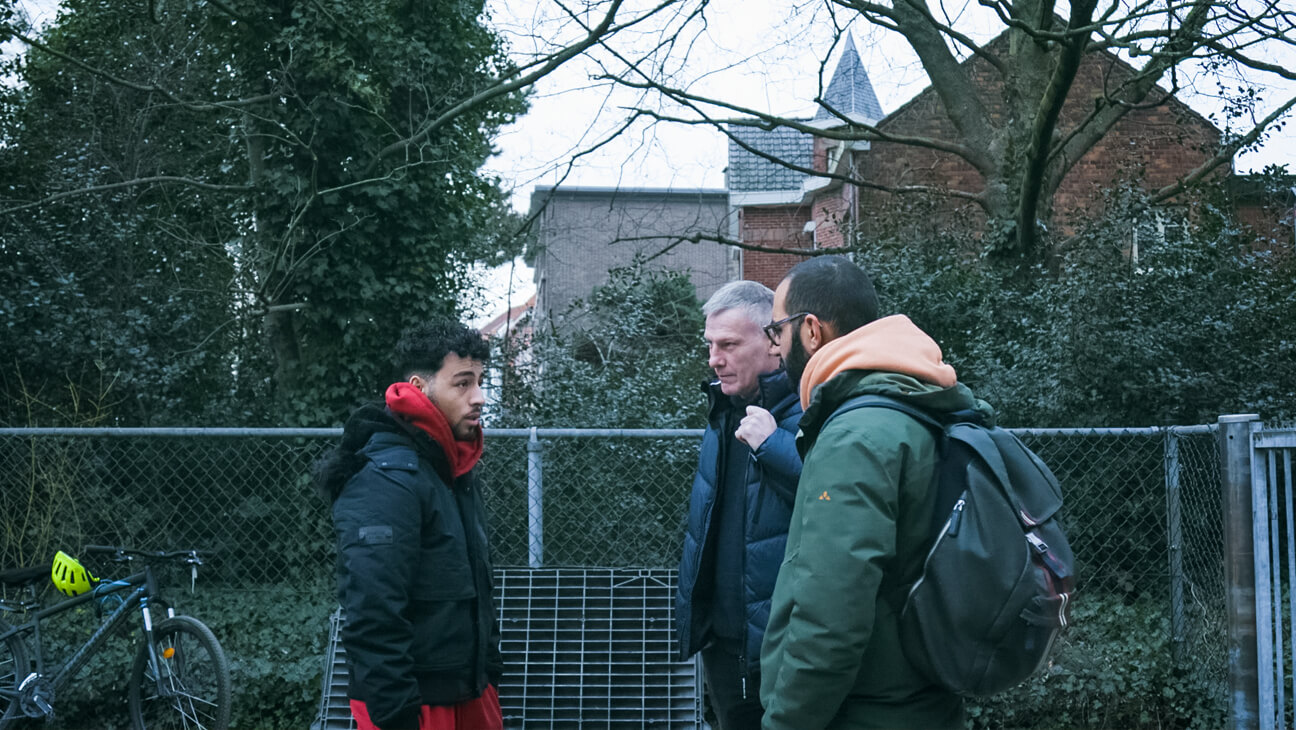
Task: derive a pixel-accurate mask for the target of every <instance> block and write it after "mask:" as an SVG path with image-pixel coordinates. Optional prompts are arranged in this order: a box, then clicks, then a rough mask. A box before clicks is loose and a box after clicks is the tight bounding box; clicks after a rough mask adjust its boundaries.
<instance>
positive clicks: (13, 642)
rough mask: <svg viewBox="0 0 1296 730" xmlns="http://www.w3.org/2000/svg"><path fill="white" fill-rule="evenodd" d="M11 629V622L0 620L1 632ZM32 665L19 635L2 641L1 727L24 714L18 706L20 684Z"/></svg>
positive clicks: (0, 659)
mask: <svg viewBox="0 0 1296 730" xmlns="http://www.w3.org/2000/svg"><path fill="white" fill-rule="evenodd" d="M8 630H9V624H7V623H5V622H4V621H0V634H3V633H4V632H6V631H8ZM30 670H31V667H30V666H29V665H28V664H27V648H26V647H25V646H24V645H23V641H22V638H21V637H19V636H18V635H16V634H15V635H14V636H10V637H9V638H8V639H5V640H4V641H2V642H0V727H2V726H4V725H6V724H7V723H6V721H7V720H10V719H13V718H15V717H18V716H20V715H22V710H20V709H19V707H18V685H20V684H22V681H23V680H24V679H26V678H27V673H28V672H29V671H30Z"/></svg>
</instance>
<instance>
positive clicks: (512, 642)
mask: <svg viewBox="0 0 1296 730" xmlns="http://www.w3.org/2000/svg"><path fill="white" fill-rule="evenodd" d="M674 594H675V571H674V570H665V569H643V570H635V569H615V568H554V569H527V568H505V569H500V570H497V571H496V573H495V600H496V605H497V606H498V607H499V610H500V649H501V651H502V652H503V654H504V662H505V667H506V672H505V674H504V677H503V679H502V680H501V682H500V687H499V694H500V706H501V709H502V710H503V713H504V725H505V727H509V728H528V727H530V728H549V727H576V726H584V727H599V728H603V727H606V728H619V727H623V728H652V729H654V730H673V729H674V728H697V727H699V726H700V725H701V722H702V693H701V680H700V673H699V666H698V663H697V659H696V658H694V659H692V660H689V661H685V662H677V661H675V657H674V656H673V642H672V631H673V628H672V626H673V620H674ZM339 611H340V610H339ZM340 625H341V619H340V613H339V612H335V613H334V615H333V618H332V619H331V620H330V633H329V647H330V649H329V657H328V666H327V667H326V669H325V676H324V692H323V697H322V701H321V705H320V714H319V718H318V719H317V721H316V723H315V725H314V727H315V728H317V729H318V730H352V728H354V724H353V723H352V721H351V716H350V710H349V708H348V706H347V699H346V662H345V654H344V653H343V650H342V647H341V646H340V645H339V644H338V640H337V635H338V629H339V627H340Z"/></svg>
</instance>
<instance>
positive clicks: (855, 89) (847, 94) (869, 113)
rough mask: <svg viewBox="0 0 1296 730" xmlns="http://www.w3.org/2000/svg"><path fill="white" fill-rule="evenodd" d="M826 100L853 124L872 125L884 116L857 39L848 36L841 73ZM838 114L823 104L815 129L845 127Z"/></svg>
mask: <svg viewBox="0 0 1296 730" xmlns="http://www.w3.org/2000/svg"><path fill="white" fill-rule="evenodd" d="M823 99H824V102H825V103H826V104H827V105H828V106H831V107H832V109H833V111H835V112H837V114H840V115H842V116H845V117H846V118H848V119H850V120H851V121H856V122H863V123H865V124H872V123H874V122H876V121H877V120H879V119H881V118H882V116H883V115H882V105H881V104H878V100H877V94H874V93H873V84H872V83H870V82H869V77H868V72H866V71H865V70H864V64H862V63H860V57H859V53H858V52H856V50H855V39H854V37H853V35H849V34H848V35H847V36H846V48H845V49H843V50H842V54H841V58H839V59H837V70H836V71H834V72H833V75H832V81H830V82H829V83H828V91H827V92H825V93H824V96H823ZM837 114H833V113H832V112H830V111H828V109H827V108H826V107H824V106H823V105H822V104H821V105H820V106H819V111H818V113H816V114H815V117H814V123H815V126H816V127H820V128H827V127H831V126H837V125H838V124H844V122H842V121H841V119H840V118H839V117H838V116H837Z"/></svg>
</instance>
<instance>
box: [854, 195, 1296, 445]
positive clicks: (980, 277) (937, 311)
mask: <svg viewBox="0 0 1296 730" xmlns="http://www.w3.org/2000/svg"><path fill="white" fill-rule="evenodd" d="M1219 210H1220V209H1219V208H1217V207H1213V206H1211V205H1210V204H1209V203H1207V202H1201V203H1198V204H1197V206H1196V207H1195V208H1194V209H1193V211H1192V213H1191V215H1187V216H1186V217H1185V218H1184V219H1183V221H1182V226H1181V228H1180V229H1179V230H1180V231H1181V232H1180V233H1178V234H1177V235H1172V236H1165V237H1161V236H1157V237H1149V236H1147V235H1145V236H1144V237H1143V243H1142V245H1140V247H1139V249H1138V252H1137V257H1136V258H1135V256H1134V254H1133V251H1132V249H1131V241H1132V235H1133V234H1132V232H1134V231H1136V230H1144V231H1146V230H1147V222H1148V221H1152V220H1156V216H1158V215H1163V213H1159V212H1158V211H1157V210H1156V209H1154V208H1152V207H1151V206H1148V205H1147V204H1146V203H1145V202H1144V201H1143V200H1142V199H1141V198H1140V197H1139V196H1138V195H1137V194H1136V193H1134V192H1133V191H1131V190H1128V189H1117V190H1113V191H1111V192H1110V195H1109V200H1108V201H1107V212H1106V213H1105V214H1103V215H1101V216H1095V218H1094V222H1093V225H1091V226H1090V227H1088V228H1087V229H1086V230H1085V231H1082V232H1081V233H1079V234H1077V235H1076V236H1074V237H1072V238H1071V239H1069V240H1068V241H1067V242H1066V244H1065V246H1064V247H1062V248H1061V249H1060V253H1059V255H1058V256H1057V258H1056V260H1054V261H1053V262H1051V263H1050V264H1049V265H1039V266H1035V267H1033V268H1031V269H1029V270H1027V271H1025V272H1022V271H1006V270H1004V269H1003V268H1002V267H996V266H992V265H987V264H985V263H984V262H983V261H980V260H976V259H969V258H968V257H966V256H964V255H961V254H960V253H959V252H962V251H966V250H968V248H969V246H968V244H967V242H963V241H954V240H946V239H928V240H924V241H920V242H914V241H911V240H906V239H900V238H895V239H889V240H883V241H877V242H874V243H873V244H872V245H871V246H869V248H868V250H867V251H865V252H863V253H861V254H860V259H861V262H862V264H863V265H864V266H865V267H866V268H867V269H869V270H870V271H871V272H872V273H873V274H874V277H875V279H876V281H877V286H878V290H879V296H880V298H881V300H882V303H883V306H884V308H886V309H888V310H889V311H892V312H903V313H905V314H907V315H909V316H910V317H911V318H913V319H914V321H915V322H916V323H917V324H918V325H919V326H921V327H923V328H924V329H926V330H927V331H928V332H930V333H931V334H932V336H933V337H935V339H936V340H937V341H938V342H940V343H941V346H942V348H943V349H944V352H945V357H946V360H947V361H948V362H950V363H951V364H952V365H954V366H955V368H956V369H957V370H958V371H959V377H960V380H963V381H964V382H966V383H968V384H969V385H970V386H971V387H972V388H973V389H974V390H975V391H976V393H977V395H978V396H980V397H983V398H985V399H986V400H988V401H989V402H990V403H991V404H992V405H994V406H995V407H996V408H997V409H998V410H999V412H1000V416H1001V422H1002V423H1003V424H1004V425H1009V426H1032V427H1050V426H1051V427H1085V426H1148V425H1171V424H1196V423H1210V422H1214V421H1215V419H1216V418H1217V417H1218V416H1219V415H1220V414H1224V413H1237V412H1258V413H1260V414H1262V415H1263V416H1264V417H1266V418H1272V419H1284V418H1291V417H1292V416H1293V415H1294V414H1296V339H1293V337H1292V331H1291V328H1290V326H1289V324H1288V323H1290V322H1293V321H1296V257H1293V256H1290V255H1284V253H1283V252H1281V251H1276V250H1272V249H1260V250H1256V249H1254V248H1253V246H1252V243H1253V239H1252V238H1251V237H1250V235H1249V234H1248V233H1247V232H1246V231H1245V230H1244V229H1242V228H1239V227H1237V226H1236V225H1233V224H1231V223H1230V222H1229V221H1228V218H1227V217H1226V216H1224V215H1222V214H1221V213H1220V212H1219Z"/></svg>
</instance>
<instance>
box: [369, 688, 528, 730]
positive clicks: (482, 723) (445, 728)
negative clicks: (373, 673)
mask: <svg viewBox="0 0 1296 730" xmlns="http://www.w3.org/2000/svg"><path fill="white" fill-rule="evenodd" d="M351 716H352V717H354V718H355V721H356V730H378V726H377V725H374V724H373V721H372V720H370V719H369V708H368V707H365V703H363V702H361V701H360V700H351ZM419 730H504V714H503V713H502V712H500V704H499V695H497V694H496V693H495V688H494V687H493V686H489V685H488V686H487V687H486V691H485V692H482V694H481V697H478V698H477V699H475V700H468V701H467V702H460V703H459V704H457V705H449V706H446V705H442V706H438V707H433V706H431V705H423V707H422V708H421V710H420V711H419Z"/></svg>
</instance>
